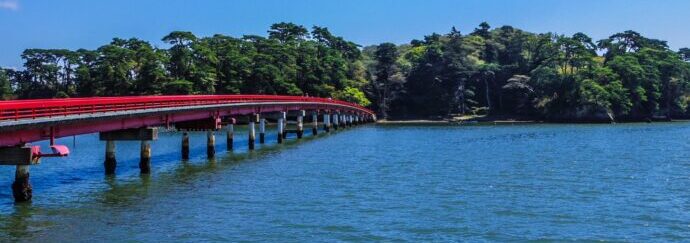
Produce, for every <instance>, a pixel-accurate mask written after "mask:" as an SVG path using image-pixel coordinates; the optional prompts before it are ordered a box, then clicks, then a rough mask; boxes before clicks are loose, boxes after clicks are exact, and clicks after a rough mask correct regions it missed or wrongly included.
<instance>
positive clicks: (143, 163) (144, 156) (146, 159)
mask: <svg viewBox="0 0 690 243" xmlns="http://www.w3.org/2000/svg"><path fill="white" fill-rule="evenodd" d="M140 156H141V158H140V159H139V170H140V171H141V174H150V173H151V144H150V143H149V141H147V140H141V153H140Z"/></svg>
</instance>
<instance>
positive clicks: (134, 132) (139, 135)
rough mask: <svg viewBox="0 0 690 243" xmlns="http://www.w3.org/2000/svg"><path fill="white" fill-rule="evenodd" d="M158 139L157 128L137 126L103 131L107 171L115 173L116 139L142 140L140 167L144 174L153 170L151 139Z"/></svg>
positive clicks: (101, 137)
mask: <svg viewBox="0 0 690 243" xmlns="http://www.w3.org/2000/svg"><path fill="white" fill-rule="evenodd" d="M156 139H158V129H157V128H135V129H125V130H118V131H110V132H101V133H100V134H99V140H101V141H106V142H105V162H104V163H103V165H104V167H105V173H106V174H107V175H112V174H115V169H116V167H117V162H116V159H115V141H140V142H141V147H140V148H141V151H140V153H139V155H140V159H139V168H140V169H141V173H142V174H148V173H150V172H151V145H150V144H149V141H151V140H156Z"/></svg>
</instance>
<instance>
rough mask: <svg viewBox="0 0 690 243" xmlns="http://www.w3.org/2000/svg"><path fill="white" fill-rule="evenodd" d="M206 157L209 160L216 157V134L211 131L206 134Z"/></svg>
mask: <svg viewBox="0 0 690 243" xmlns="http://www.w3.org/2000/svg"><path fill="white" fill-rule="evenodd" d="M206 157H208V158H209V159H213V158H215V157H216V134H215V132H214V131H213V130H208V131H207V132H206Z"/></svg>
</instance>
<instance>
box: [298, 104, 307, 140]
mask: <svg viewBox="0 0 690 243" xmlns="http://www.w3.org/2000/svg"><path fill="white" fill-rule="evenodd" d="M305 113H306V112H305V111H304V110H301V111H299V114H298V115H297V138H302V135H304V115H305Z"/></svg>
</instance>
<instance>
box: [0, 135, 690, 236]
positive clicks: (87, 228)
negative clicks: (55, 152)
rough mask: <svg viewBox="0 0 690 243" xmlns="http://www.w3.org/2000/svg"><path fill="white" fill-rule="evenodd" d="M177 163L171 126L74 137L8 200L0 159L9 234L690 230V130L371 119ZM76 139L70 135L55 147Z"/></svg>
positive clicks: (8, 172)
mask: <svg viewBox="0 0 690 243" xmlns="http://www.w3.org/2000/svg"><path fill="white" fill-rule="evenodd" d="M245 135H246V133H245V132H244V131H240V132H238V135H237V137H236V147H237V151H236V152H235V153H233V154H228V153H225V152H224V151H225V149H224V148H225V144H224V140H225V139H224V137H223V136H221V135H218V136H217V139H216V140H217V151H219V154H218V158H217V159H216V160H215V161H208V160H207V159H206V158H205V150H206V148H205V134H204V133H194V134H192V139H191V143H192V146H193V147H192V151H191V154H192V156H193V158H192V159H191V160H190V161H188V162H182V161H180V160H179V156H180V155H179V146H180V134H179V133H172V132H169V133H162V134H160V139H159V140H158V141H155V142H153V143H152V148H153V160H152V164H153V174H152V175H150V176H140V175H139V171H138V170H139V169H138V156H139V150H138V148H139V144H138V143H137V142H119V143H118V144H117V156H118V171H117V176H115V177H106V176H104V175H103V166H102V163H103V153H104V151H103V150H104V146H105V145H104V143H102V142H100V141H98V139H97V136H96V135H86V136H79V137H77V138H76V144H75V145H76V146H75V147H74V148H72V150H73V154H72V155H71V157H69V158H62V159H44V160H43V162H42V164H41V165H39V166H34V167H32V169H31V179H32V183H33V186H34V201H33V202H32V203H31V204H19V205H15V204H14V203H13V201H12V198H11V194H10V190H9V188H10V184H11V182H12V178H13V168H11V167H0V174H2V175H4V176H2V178H3V179H2V180H0V188H4V189H3V190H0V239H3V240H5V241H14V240H26V241H62V242H70V241H93V240H95V241H123V240H127V241H173V240H175V241H242V240H249V241H269V242H286V241H287V242H305V241H378V240H381V241H394V240H410V241H452V240H469V241H508V240H555V241H563V240H576V241H580V240H612V241H639V240H660V241H670V240H685V241H687V240H688V239H690V123H657V124H617V125H515V126H421V125H420V126H416V125H414V126H409V125H408V126H393V125H390V126H383V125H367V126H362V127H357V128H353V129H349V130H346V131H339V132H337V133H332V134H328V135H319V136H318V137H317V138H311V135H310V134H309V135H307V138H306V139H302V141H300V142H295V141H294V139H292V140H291V141H290V142H289V143H287V144H283V145H276V144H275V142H274V141H275V140H276V139H275V136H274V134H270V135H269V136H268V137H267V140H268V141H269V142H270V144H267V145H264V146H258V147H257V148H258V150H257V151H256V152H252V153H247V151H246V138H245ZM60 142H61V143H63V144H66V145H70V146H72V142H73V141H72V138H65V139H61V140H60Z"/></svg>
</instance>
